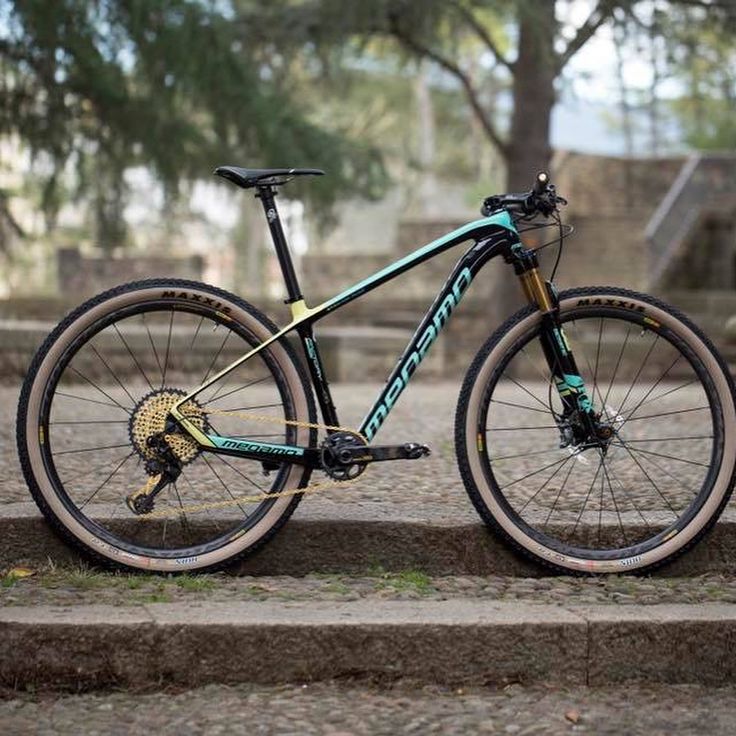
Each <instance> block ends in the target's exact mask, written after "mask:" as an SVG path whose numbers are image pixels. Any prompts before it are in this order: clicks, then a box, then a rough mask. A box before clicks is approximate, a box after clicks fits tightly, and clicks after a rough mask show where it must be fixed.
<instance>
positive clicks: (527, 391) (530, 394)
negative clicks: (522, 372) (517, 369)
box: [506, 376, 549, 411]
mask: <svg viewBox="0 0 736 736" xmlns="http://www.w3.org/2000/svg"><path fill="white" fill-rule="evenodd" d="M506 380H507V381H511V383H513V384H514V385H515V386H518V387H519V388H520V389H521V390H522V391H524V392H525V393H527V394H529V396H531V397H532V398H533V399H534V400H535V401H536V402H537V403H538V404H541V405H542V406H543V407H544V408H545V409H546V410H547V411H549V406H547V404H545V403H544V401H542V399H540V398H539V397H538V396H536V395H535V394H533V393H532V392H531V391H530V390H529V389H528V388H527V387H526V386H524V385H523V384H522V383H521V382H520V381H517V380H516V379H515V378H512V377H511V376H506Z"/></svg>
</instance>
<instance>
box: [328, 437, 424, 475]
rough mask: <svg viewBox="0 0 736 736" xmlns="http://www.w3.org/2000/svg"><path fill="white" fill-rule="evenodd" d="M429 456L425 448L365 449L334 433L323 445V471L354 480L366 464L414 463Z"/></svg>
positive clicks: (355, 439)
mask: <svg viewBox="0 0 736 736" xmlns="http://www.w3.org/2000/svg"><path fill="white" fill-rule="evenodd" d="M429 454H430V449H429V447H427V446H426V445H420V444H418V443H416V442H405V443H404V444H403V445H373V446H371V445H367V444H366V442H365V440H364V439H363V438H362V437H360V436H359V435H356V434H353V433H350V432H333V433H332V434H331V435H329V436H328V437H327V438H326V439H325V441H324V442H323V443H322V451H321V460H322V469H323V470H324V471H325V472H326V473H327V474H328V475H329V476H330V477H332V478H335V479H336V480H352V479H353V478H357V477H358V476H359V475H360V474H361V473H362V472H363V471H364V470H365V467H366V465H367V464H368V463H374V462H383V461H387V460H417V459H419V458H420V457H426V456H427V455H429Z"/></svg>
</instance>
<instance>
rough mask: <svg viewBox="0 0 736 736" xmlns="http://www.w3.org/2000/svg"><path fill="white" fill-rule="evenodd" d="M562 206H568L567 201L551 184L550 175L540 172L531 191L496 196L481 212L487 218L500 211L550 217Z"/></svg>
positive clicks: (487, 200) (489, 198)
mask: <svg viewBox="0 0 736 736" xmlns="http://www.w3.org/2000/svg"><path fill="white" fill-rule="evenodd" d="M561 204H567V200H566V199H564V198H563V197H559V196H558V195H557V192H556V190H555V186H554V184H550V181H549V174H547V172H546V171H540V172H539V173H538V174H537V178H536V179H535V181H534V186H533V187H532V188H531V190H530V191H528V192H521V193H518V194H494V195H493V196H491V197H487V198H486V199H485V200H483V205H482V207H481V209H480V211H481V214H483V215H485V216H486V217H487V216H488V215H491V214H492V213H493V212H495V211H496V210H499V209H507V210H511V211H515V212H518V213H520V214H521V215H522V216H524V217H533V216H534V215H536V214H541V215H544V216H545V217H549V216H550V215H551V214H552V213H553V212H554V211H555V210H556V209H557V207H558V205H561Z"/></svg>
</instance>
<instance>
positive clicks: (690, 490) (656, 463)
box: [642, 455, 697, 495]
mask: <svg viewBox="0 0 736 736" xmlns="http://www.w3.org/2000/svg"><path fill="white" fill-rule="evenodd" d="M642 460H646V461H647V462H648V463H651V464H652V465H654V467H655V468H657V470H659V471H660V473H664V474H665V475H666V476H668V477H670V478H672V480H674V481H675V483H677V484H678V485H680V486H681V487H682V488H683V489H684V490H686V491H687V492H688V493H693V489H692V488H688V487H687V486H686V485H685V484H684V483H683V482H682V481H681V480H680V479H679V478H678V477H677V476H676V475H673V474H672V473H670V471H669V470H667V468H663V467H662V466H661V465H660V464H659V463H658V462H657V461H656V460H652V458H651V457H648V456H646V455H645V456H644V457H642ZM696 495H697V494H696Z"/></svg>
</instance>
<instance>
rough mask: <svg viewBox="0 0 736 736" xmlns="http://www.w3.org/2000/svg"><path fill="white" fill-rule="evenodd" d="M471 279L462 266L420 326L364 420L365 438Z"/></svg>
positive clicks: (380, 420)
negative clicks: (428, 320) (405, 354)
mask: <svg viewBox="0 0 736 736" xmlns="http://www.w3.org/2000/svg"><path fill="white" fill-rule="evenodd" d="M472 280H473V274H472V273H471V272H470V269H469V268H464V269H463V270H462V271H460V273H459V275H458V277H457V278H456V279H455V281H453V283H452V287H451V288H450V290H449V291H448V292H447V295H446V296H445V298H444V299H443V300H442V302H441V303H440V305H439V306H438V307H437V309H436V310H435V311H434V313H433V314H432V316H431V317H430V322H429V324H428V325H427V326H426V327H425V328H424V330H423V332H422V334H421V335H420V336H419V339H418V340H417V341H416V344H415V346H414V349H413V350H412V351H411V352H410V353H409V355H407V356H406V358H404V359H403V360H402V361H401V363H400V364H399V366H398V368H397V369H396V370H395V371H394V377H393V380H391V379H389V385H388V388H387V389H386V390H385V391H384V393H383V395H382V396H381V398H380V399H379V403H378V404H377V406H376V408H375V410H374V411H373V414H372V415H371V417H370V419H369V420H368V421H367V422H364V427H363V429H362V431H361V433H362V434H363V436H364V437H365V438H366V439H368V440H370V439H372V437H373V435H374V434H375V433H376V432H377V431H378V428H379V427H380V426H381V424H383V421H384V420H385V419H386V417H387V416H388V413H389V411H391V408H392V407H393V405H394V404H395V403H396V399H398V398H399V396H400V395H401V393H402V391H403V390H404V389H405V388H406V386H407V384H408V383H409V379H410V378H411V376H412V375H413V373H414V371H415V370H416V369H417V367H418V366H419V364H420V363H421V362H422V360H424V356H425V355H426V354H427V351H428V350H429V348H430V347H431V346H432V343H433V342H434V341H435V340H436V339H437V336H438V335H439V334H440V331H441V330H442V328H443V327H444V326H445V324H446V323H447V320H448V319H449V318H450V315H451V314H452V312H453V310H454V309H455V307H456V306H457V305H458V304H459V303H460V299H462V296H463V293H464V292H465V290H466V289H467V288H468V286H470V282H471V281H472Z"/></svg>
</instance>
